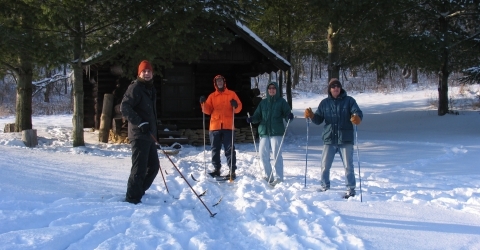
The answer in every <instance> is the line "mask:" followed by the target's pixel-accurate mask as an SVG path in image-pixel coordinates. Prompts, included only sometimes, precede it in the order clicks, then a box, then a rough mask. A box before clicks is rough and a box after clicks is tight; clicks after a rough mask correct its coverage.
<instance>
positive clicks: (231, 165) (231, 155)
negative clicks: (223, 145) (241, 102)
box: [229, 107, 235, 182]
mask: <svg viewBox="0 0 480 250" xmlns="http://www.w3.org/2000/svg"><path fill="white" fill-rule="evenodd" d="M234 135H235V107H232V145H231V146H230V180H229V182H233V179H232V175H233V172H232V171H233V137H234Z"/></svg>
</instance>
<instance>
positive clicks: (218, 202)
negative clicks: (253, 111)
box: [213, 196, 223, 207]
mask: <svg viewBox="0 0 480 250" xmlns="http://www.w3.org/2000/svg"><path fill="white" fill-rule="evenodd" d="M222 199H223V196H221V197H220V200H218V201H217V203H215V204H213V207H216V206H217V205H218V204H220V202H221V201H222Z"/></svg>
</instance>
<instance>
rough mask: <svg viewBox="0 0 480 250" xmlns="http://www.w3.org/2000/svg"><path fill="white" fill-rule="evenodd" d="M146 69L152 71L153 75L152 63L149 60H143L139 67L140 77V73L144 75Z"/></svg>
mask: <svg viewBox="0 0 480 250" xmlns="http://www.w3.org/2000/svg"><path fill="white" fill-rule="evenodd" d="M145 69H149V70H150V71H152V73H153V68H152V65H151V64H150V62H149V61H147V60H143V61H142V62H141V63H140V64H139V65H138V75H140V73H142V71H144V70H145Z"/></svg>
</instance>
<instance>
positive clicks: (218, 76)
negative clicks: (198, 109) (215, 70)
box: [213, 75, 227, 85]
mask: <svg viewBox="0 0 480 250" xmlns="http://www.w3.org/2000/svg"><path fill="white" fill-rule="evenodd" d="M219 78H222V79H223V83H227V81H226V80H225V77H224V76H222V75H216V76H215V77H214V78H213V84H215V85H216V84H217V79H219Z"/></svg>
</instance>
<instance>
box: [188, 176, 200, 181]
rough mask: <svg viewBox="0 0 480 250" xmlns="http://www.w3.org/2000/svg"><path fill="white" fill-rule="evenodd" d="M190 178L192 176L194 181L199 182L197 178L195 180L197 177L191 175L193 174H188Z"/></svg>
mask: <svg viewBox="0 0 480 250" xmlns="http://www.w3.org/2000/svg"><path fill="white" fill-rule="evenodd" d="M190 178H192V180H194V181H196V182H199V180H197V179H196V178H195V177H194V176H193V174H190Z"/></svg>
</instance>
